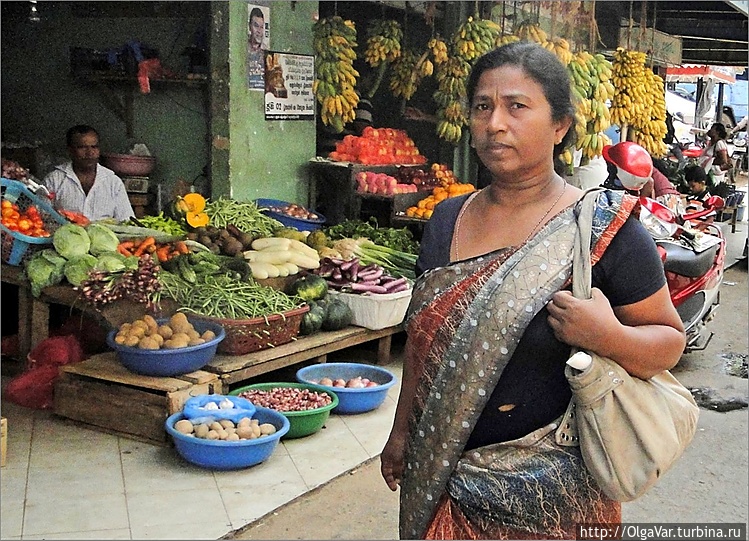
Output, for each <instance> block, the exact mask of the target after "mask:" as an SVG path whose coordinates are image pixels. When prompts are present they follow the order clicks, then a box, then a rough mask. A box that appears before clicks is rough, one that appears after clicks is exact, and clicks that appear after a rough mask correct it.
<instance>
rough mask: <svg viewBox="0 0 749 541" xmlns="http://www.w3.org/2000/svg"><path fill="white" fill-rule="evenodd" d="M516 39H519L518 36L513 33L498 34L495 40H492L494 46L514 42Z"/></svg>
mask: <svg viewBox="0 0 749 541" xmlns="http://www.w3.org/2000/svg"><path fill="white" fill-rule="evenodd" d="M516 41H520V38H519V37H518V36H516V35H515V34H502V35H501V36H498V37H497V39H496V40H494V45H495V47H501V46H502V45H507V44H508V43H515V42H516Z"/></svg>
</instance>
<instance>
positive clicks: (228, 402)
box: [218, 398, 234, 410]
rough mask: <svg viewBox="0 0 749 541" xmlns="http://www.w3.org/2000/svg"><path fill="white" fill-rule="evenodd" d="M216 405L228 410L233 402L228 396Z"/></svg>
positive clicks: (232, 405)
mask: <svg viewBox="0 0 749 541" xmlns="http://www.w3.org/2000/svg"><path fill="white" fill-rule="evenodd" d="M218 407H219V409H222V410H230V409H232V408H233V407H234V402H232V401H231V400H229V399H228V398H224V399H223V400H222V401H221V402H219V405H218Z"/></svg>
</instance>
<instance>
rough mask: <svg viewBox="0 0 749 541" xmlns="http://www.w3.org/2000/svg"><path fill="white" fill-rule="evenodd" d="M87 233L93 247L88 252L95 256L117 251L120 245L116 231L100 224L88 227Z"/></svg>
mask: <svg viewBox="0 0 749 541" xmlns="http://www.w3.org/2000/svg"><path fill="white" fill-rule="evenodd" d="M86 233H88V237H89V239H90V240H91V247H90V248H89V250H88V251H89V252H91V253H92V254H93V255H95V256H98V255H101V254H103V253H104V252H114V251H116V250H117V245H118V244H119V243H120V240H119V239H118V238H117V235H115V234H114V231H112V230H111V229H109V228H108V227H107V226H106V225H102V224H98V223H93V224H89V225H88V227H86Z"/></svg>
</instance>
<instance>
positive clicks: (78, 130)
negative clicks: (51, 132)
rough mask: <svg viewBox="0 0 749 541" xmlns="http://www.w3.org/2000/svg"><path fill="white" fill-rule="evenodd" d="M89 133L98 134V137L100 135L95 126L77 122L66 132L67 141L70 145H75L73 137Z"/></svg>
mask: <svg viewBox="0 0 749 541" xmlns="http://www.w3.org/2000/svg"><path fill="white" fill-rule="evenodd" d="M87 133H93V134H96V137H99V132H98V131H96V129H94V128H93V127H91V126H87V125H86V124H76V125H75V126H73V127H72V128H70V129H69V130H68V131H67V133H66V134H65V142H66V143H67V145H68V146H73V137H75V136H76V135H85V134H87Z"/></svg>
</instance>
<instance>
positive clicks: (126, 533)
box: [3, 528, 131, 541]
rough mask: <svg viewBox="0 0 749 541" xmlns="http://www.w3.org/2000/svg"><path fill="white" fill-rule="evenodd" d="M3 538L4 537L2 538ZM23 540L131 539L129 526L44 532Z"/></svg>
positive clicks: (25, 536) (25, 537)
mask: <svg viewBox="0 0 749 541" xmlns="http://www.w3.org/2000/svg"><path fill="white" fill-rule="evenodd" d="M3 539H5V538H3ZM23 539H24V541H26V540H27V539H47V540H53V539H60V540H63V541H78V540H85V539H107V540H109V539H112V540H118V539H131V537H130V529H129V528H120V529H117V530H88V531H83V532H62V533H45V534H37V535H24V536H23Z"/></svg>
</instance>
